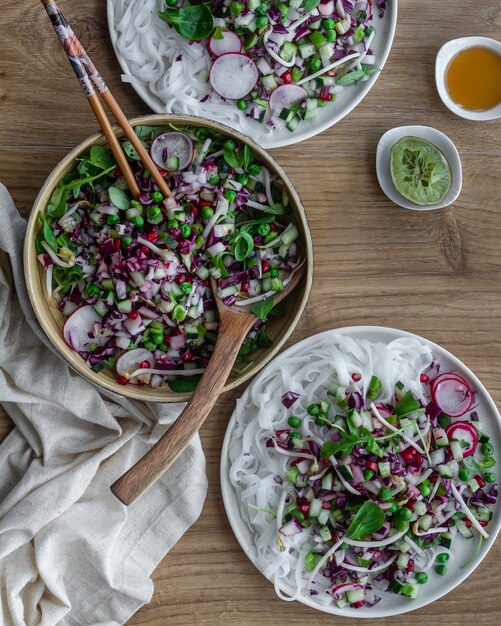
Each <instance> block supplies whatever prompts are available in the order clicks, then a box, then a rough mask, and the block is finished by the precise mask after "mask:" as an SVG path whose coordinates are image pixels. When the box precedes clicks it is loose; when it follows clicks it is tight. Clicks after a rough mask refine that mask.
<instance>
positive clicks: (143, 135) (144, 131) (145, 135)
mask: <svg viewBox="0 0 501 626" xmlns="http://www.w3.org/2000/svg"><path fill="white" fill-rule="evenodd" d="M155 130H156V128H155V127H153V126H141V125H139V126H134V132H135V133H136V135H137V136H138V137H139V139H141V140H145V139H151V133H152V132H153V131H155Z"/></svg>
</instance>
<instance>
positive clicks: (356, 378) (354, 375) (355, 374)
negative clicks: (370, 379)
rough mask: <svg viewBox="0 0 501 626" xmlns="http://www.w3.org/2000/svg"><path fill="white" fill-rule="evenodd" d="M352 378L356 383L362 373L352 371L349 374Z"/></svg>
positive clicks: (360, 378)
mask: <svg viewBox="0 0 501 626" xmlns="http://www.w3.org/2000/svg"><path fill="white" fill-rule="evenodd" d="M351 378H352V380H354V381H355V382H356V383H358V382H359V381H360V380H362V374H359V373H358V372H354V373H353V374H352V375H351Z"/></svg>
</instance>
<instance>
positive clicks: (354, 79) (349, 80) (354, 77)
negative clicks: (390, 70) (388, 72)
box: [336, 65, 381, 87]
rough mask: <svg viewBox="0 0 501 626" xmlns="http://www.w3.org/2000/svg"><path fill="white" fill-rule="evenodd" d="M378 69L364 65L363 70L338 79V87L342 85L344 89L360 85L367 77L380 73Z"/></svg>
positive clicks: (354, 71) (353, 71)
mask: <svg viewBox="0 0 501 626" xmlns="http://www.w3.org/2000/svg"><path fill="white" fill-rule="evenodd" d="M380 71H381V70H379V69H378V68H376V67H369V66H368V65H362V68H361V69H359V70H352V71H351V72H348V73H347V74H344V75H343V76H340V77H339V78H336V85H341V86H342V87H348V86H350V85H354V84H355V83H358V81H359V80H361V79H362V78H364V77H365V76H370V75H371V74H375V73H376V72H380Z"/></svg>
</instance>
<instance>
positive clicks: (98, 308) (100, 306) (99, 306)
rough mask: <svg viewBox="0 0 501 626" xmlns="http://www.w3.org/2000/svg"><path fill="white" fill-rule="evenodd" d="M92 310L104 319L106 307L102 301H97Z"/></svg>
mask: <svg viewBox="0 0 501 626" xmlns="http://www.w3.org/2000/svg"><path fill="white" fill-rule="evenodd" d="M92 308H93V309H94V311H95V312H96V313H97V314H98V315H99V316H100V317H104V316H105V315H106V312H107V311H108V307H107V306H106V304H105V303H104V302H103V301H102V300H98V301H97V302H96V304H95V305H94V306H93V307H92Z"/></svg>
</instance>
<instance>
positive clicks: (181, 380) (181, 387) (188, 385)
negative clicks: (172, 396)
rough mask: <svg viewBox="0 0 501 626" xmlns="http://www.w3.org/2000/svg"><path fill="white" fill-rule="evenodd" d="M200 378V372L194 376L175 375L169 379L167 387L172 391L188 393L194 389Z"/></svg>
mask: <svg viewBox="0 0 501 626" xmlns="http://www.w3.org/2000/svg"><path fill="white" fill-rule="evenodd" d="M201 378H202V374H197V375H195V376H176V378H173V379H172V380H169V387H170V388H171V389H172V391H175V392H177V393H188V392H190V391H195V389H196V388H197V385H198V382H199V380H200V379H201Z"/></svg>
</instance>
